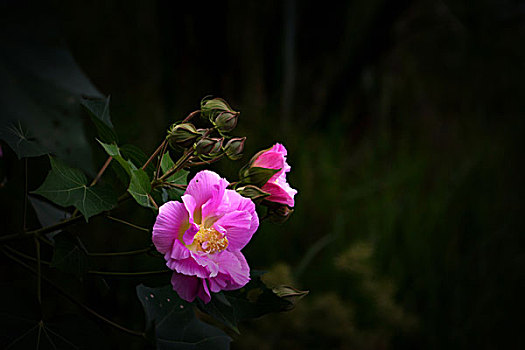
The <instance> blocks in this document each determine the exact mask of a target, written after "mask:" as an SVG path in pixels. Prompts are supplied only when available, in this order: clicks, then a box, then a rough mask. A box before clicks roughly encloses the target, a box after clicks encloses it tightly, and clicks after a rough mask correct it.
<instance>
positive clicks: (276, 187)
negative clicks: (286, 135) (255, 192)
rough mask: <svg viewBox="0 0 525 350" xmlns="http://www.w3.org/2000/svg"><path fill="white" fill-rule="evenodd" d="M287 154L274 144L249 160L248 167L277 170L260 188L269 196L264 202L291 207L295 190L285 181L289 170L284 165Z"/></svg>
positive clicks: (282, 148)
mask: <svg viewBox="0 0 525 350" xmlns="http://www.w3.org/2000/svg"><path fill="white" fill-rule="evenodd" d="M287 154H288V152H287V151H286V148H285V147H284V146H283V145H281V144H280V143H276V144H275V145H274V146H273V147H272V148H270V149H268V150H266V151H263V152H259V153H258V154H256V155H255V156H254V158H253V159H252V160H251V164H250V167H257V168H266V169H279V171H277V172H276V173H275V174H274V175H273V176H272V177H271V178H270V179H269V180H268V181H267V182H266V183H265V184H264V186H263V187H262V190H263V191H265V192H267V193H269V194H270V196H268V197H266V198H265V200H266V201H270V202H276V203H281V204H286V205H288V206H289V207H293V206H294V204H295V202H294V196H295V195H296V194H297V190H295V189H293V188H292V187H290V185H289V184H288V182H287V181H286V173H288V172H289V171H290V169H291V167H290V166H289V165H288V163H286V156H287Z"/></svg>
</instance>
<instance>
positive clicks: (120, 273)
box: [88, 269, 173, 277]
mask: <svg viewBox="0 0 525 350" xmlns="http://www.w3.org/2000/svg"><path fill="white" fill-rule="evenodd" d="M167 272H173V271H172V270H168V269H165V270H155V271H139V272H125V271H95V270H90V271H88V273H89V274H91V275H98V276H122V277H134V276H147V275H159V274H163V273H167Z"/></svg>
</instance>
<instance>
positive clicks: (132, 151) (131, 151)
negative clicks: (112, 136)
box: [120, 144, 155, 177]
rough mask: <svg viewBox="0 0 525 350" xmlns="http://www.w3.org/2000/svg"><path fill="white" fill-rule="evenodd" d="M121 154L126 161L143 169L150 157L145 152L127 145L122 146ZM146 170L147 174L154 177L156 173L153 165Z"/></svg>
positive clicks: (149, 165)
mask: <svg viewBox="0 0 525 350" xmlns="http://www.w3.org/2000/svg"><path fill="white" fill-rule="evenodd" d="M120 153H121V154H122V156H123V157H124V158H125V159H127V160H129V161H131V162H132V163H133V164H134V165H135V166H136V167H137V168H141V167H142V165H143V164H144V163H146V161H147V160H148V157H147V156H146V154H145V153H144V151H142V150H141V149H140V148H138V147H137V146H135V145H130V144H126V145H122V146H120ZM144 170H146V173H148V175H149V176H150V177H152V176H153V172H154V171H155V166H154V165H153V163H150V164H148V166H147V167H146V169H144Z"/></svg>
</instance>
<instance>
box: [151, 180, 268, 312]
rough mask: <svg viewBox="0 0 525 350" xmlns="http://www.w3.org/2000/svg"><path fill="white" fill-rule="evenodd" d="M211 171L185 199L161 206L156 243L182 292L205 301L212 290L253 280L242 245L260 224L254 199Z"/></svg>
mask: <svg viewBox="0 0 525 350" xmlns="http://www.w3.org/2000/svg"><path fill="white" fill-rule="evenodd" d="M228 185H229V183H228V181H226V180H225V179H223V178H221V177H220V176H219V175H217V174H216V173H214V172H212V171H208V170H205V171H201V172H199V173H197V174H196V175H195V177H194V178H193V179H192V180H191V181H190V183H189V184H188V187H187V189H186V192H185V194H184V195H183V196H182V203H181V202H177V201H171V202H167V203H165V204H164V205H162V206H161V207H160V208H159V214H158V216H157V219H156V221H155V225H154V226H153V237H152V240H153V243H154V244H155V247H156V248H157V250H158V251H159V252H160V253H162V254H164V258H165V259H166V265H167V266H168V267H169V268H170V269H171V270H173V275H172V278H171V284H172V286H173V289H174V290H175V291H176V292H177V293H178V294H179V296H180V297H181V298H182V299H184V300H186V301H188V302H192V301H193V300H194V299H195V297H199V298H200V299H201V300H202V301H204V302H205V303H208V302H209V301H210V300H211V294H210V292H219V291H221V290H234V289H238V288H241V287H243V286H244V285H245V284H246V283H248V281H249V280H250V267H249V266H248V263H247V262H246V259H245V258H244V256H243V254H242V253H241V250H242V249H243V248H244V246H246V244H248V242H249V241H250V239H251V238H252V235H253V234H254V232H255V231H256V230H257V228H258V227H259V218H258V217H257V213H256V211H255V205H254V204H253V202H252V201H251V200H250V199H248V198H244V197H242V196H241V195H240V194H238V193H237V192H235V191H233V190H229V189H226V187H227V186H228Z"/></svg>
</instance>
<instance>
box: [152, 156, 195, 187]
mask: <svg viewBox="0 0 525 350" xmlns="http://www.w3.org/2000/svg"><path fill="white" fill-rule="evenodd" d="M192 153H193V149H192V148H189V149H188V150H187V151H186V153H184V155H183V156H182V157H181V158H180V159H179V160H178V161H177V164H175V165H174V166H173V167H172V168H171V169H170V170H168V171H166V173H165V174H164V175H162V176H161V177H160V178H159V180H160V181H163V180H165V179H166V178H168V177H170V176H171V175H173V174H174V173H176V172H177V171H179V170H180V169H182V168H183V167H184V164H186V162H187V161H188V160H189V159H190V157H191V155H192Z"/></svg>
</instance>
